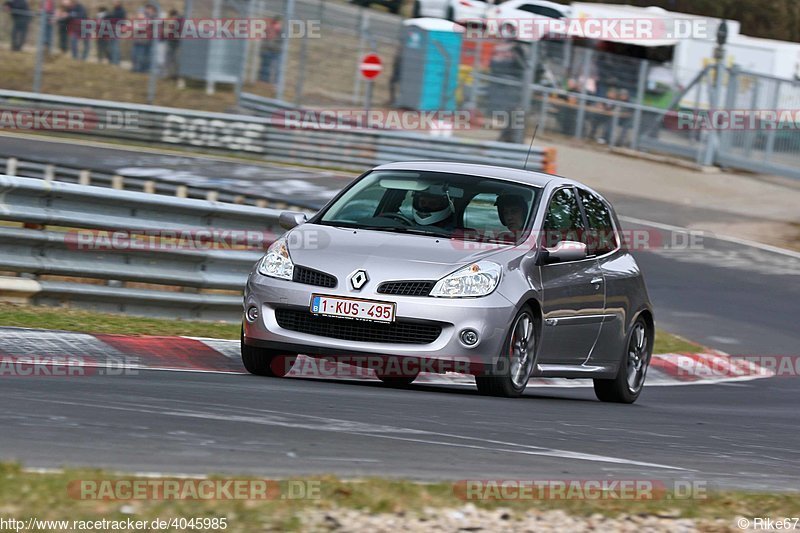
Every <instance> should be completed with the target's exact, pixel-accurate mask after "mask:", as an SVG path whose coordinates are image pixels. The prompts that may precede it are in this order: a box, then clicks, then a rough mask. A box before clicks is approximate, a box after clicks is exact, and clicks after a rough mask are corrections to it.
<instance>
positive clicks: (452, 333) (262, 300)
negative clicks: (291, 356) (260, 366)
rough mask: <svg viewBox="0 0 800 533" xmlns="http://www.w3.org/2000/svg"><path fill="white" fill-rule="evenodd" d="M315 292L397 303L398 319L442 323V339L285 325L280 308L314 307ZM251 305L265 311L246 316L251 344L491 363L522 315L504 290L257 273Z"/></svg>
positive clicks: (247, 300)
mask: <svg viewBox="0 0 800 533" xmlns="http://www.w3.org/2000/svg"><path fill="white" fill-rule="evenodd" d="M374 285H375V286H377V285H378V284H377V283H376V284H374ZM312 294H328V295H334V296H336V295H338V296H346V297H351V298H363V299H366V300H378V301H384V302H395V303H396V304H397V313H396V319H397V320H413V321H423V322H429V323H436V324H438V325H439V326H441V328H442V330H441V333H440V334H439V336H438V338H436V340H434V341H433V342H431V343H429V344H400V343H384V342H363V341H354V340H342V339H336V338H331V337H326V336H322V335H312V334H306V333H301V332H298V331H294V330H289V329H284V328H282V327H281V326H280V325H279V324H278V320H277V319H276V316H275V311H276V309H280V308H284V309H295V310H305V311H308V309H309V304H310V302H311V295H312ZM251 306H255V307H257V308H258V309H259V316H258V318H257V319H256V320H255V321H252V322H250V321H248V320H247V319H245V320H243V323H244V341H245V343H246V344H249V345H253V346H261V347H266V348H275V349H280V350H293V351H297V352H298V353H303V354H307V355H321V354H341V355H348V354H376V355H394V356H405V357H414V358H418V359H422V360H441V361H449V360H456V361H468V362H471V363H480V364H491V363H493V362H494V361H495V360H496V358H497V357H498V356H499V354H500V352H501V349H502V346H503V343H504V341H505V339H506V336H507V333H508V329H509V328H510V327H511V322H512V321H513V319H514V316H515V315H516V308H515V304H514V303H512V302H510V301H509V300H508V299H507V298H505V297H504V296H503V295H502V294H501V293H500V291H499V290H496V291H495V292H493V293H492V294H490V295H488V296H484V297H481V298H432V297H426V296H418V297H415V296H395V295H388V294H379V293H377V292H374V291H371V290H367V289H365V290H362V291H359V292H353V291H348V290H347V289H343V288H341V287H339V288H335V289H326V288H323V287H316V286H312V285H305V284H301V283H296V282H293V281H288V280H281V279H274V278H269V277H265V276H261V275H260V274H257V273H254V274H252V275H251V276H250V279H249V280H248V282H247V286H246V288H245V295H244V309H245V310H247V309H248V308H249V307H251ZM336 320H342V321H347V320H349V319H346V318H342V319H336ZM464 329H472V330H474V331H476V332H477V333H478V336H479V340H478V343H477V344H475V345H474V346H466V345H465V344H463V343H462V342H461V340H460V333H461V331H462V330H464Z"/></svg>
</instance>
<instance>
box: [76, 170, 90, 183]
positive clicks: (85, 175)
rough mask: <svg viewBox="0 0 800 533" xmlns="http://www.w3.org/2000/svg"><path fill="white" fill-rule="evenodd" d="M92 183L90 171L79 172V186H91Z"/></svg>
mask: <svg viewBox="0 0 800 533" xmlns="http://www.w3.org/2000/svg"><path fill="white" fill-rule="evenodd" d="M91 181H92V173H91V172H90V171H88V170H81V171H80V172H78V184H79V185H90V184H91Z"/></svg>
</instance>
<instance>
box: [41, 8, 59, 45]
mask: <svg viewBox="0 0 800 533" xmlns="http://www.w3.org/2000/svg"><path fill="white" fill-rule="evenodd" d="M44 12H45V13H46V17H45V21H44V51H45V53H46V54H48V55H49V54H50V51H51V50H52V48H53V20H54V18H55V13H56V3H55V0H44Z"/></svg>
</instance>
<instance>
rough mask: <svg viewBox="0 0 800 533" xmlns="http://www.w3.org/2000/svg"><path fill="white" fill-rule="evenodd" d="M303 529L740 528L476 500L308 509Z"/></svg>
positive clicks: (662, 516)
mask: <svg viewBox="0 0 800 533" xmlns="http://www.w3.org/2000/svg"><path fill="white" fill-rule="evenodd" d="M299 518H300V520H301V522H302V530H303V531H318V532H321V531H337V532H357V531H358V532H360V531H370V532H376V533H377V532H387V533H388V532H393V531H412V532H416V531H419V532H423V531H424V532H430V531H434V532H436V531H442V532H445V531H447V532H450V531H465V532H466V531H514V532H527V531H530V532H540V531H570V532H576V533H578V532H582V531H621V532H631V533H633V532H642V533H650V532H653V533H655V532H662V531H663V532H672V533H674V532H677V533H683V532H692V531H704V532H727V531H730V532H732V531H741V530H740V529H738V528H737V527H736V518H731V519H730V520H715V521H709V520H702V521H698V520H695V519H689V518H678V517H677V515H676V516H670V513H663V514H660V515H647V516H642V515H621V516H618V517H615V518H609V517H605V516H602V515H600V514H595V515H592V516H587V517H584V516H571V515H569V514H567V513H565V512H564V511H559V510H551V511H540V510H535V509H533V510H529V511H526V512H524V513H520V512H514V511H511V510H507V509H493V510H485V509H478V508H476V507H475V506H473V505H471V504H467V505H465V506H463V507H460V508H454V509H424V510H422V511H420V512H414V513H402V512H401V513H382V514H371V513H368V512H364V511H358V510H353V509H330V510H308V511H304V512H303V513H302V515H300V517H299Z"/></svg>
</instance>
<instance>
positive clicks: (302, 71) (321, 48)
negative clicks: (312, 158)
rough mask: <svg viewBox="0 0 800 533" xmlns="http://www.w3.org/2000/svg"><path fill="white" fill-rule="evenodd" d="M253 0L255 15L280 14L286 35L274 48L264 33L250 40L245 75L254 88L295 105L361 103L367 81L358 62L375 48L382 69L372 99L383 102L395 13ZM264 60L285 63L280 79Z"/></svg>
mask: <svg viewBox="0 0 800 533" xmlns="http://www.w3.org/2000/svg"><path fill="white" fill-rule="evenodd" d="M254 1H255V7H254V13H255V16H256V17H262V18H268V19H275V18H279V20H280V21H281V25H282V34H283V35H284V36H286V38H285V39H284V41H285V43H282V44H283V47H282V48H281V49H279V50H277V52H278V54H276V50H274V47H273V46H272V45H271V43H270V42H269V39H266V40H256V41H253V42H252V43H251V47H250V51H249V55H248V67H247V75H246V79H247V81H249V82H254V83H256V84H257V85H256V88H255V92H256V94H259V95H261V96H271V97H277V98H279V99H283V100H287V101H290V102H294V103H295V104H297V105H323V106H352V105H360V104H361V103H362V102H363V99H364V96H365V93H366V90H365V84H366V82H365V81H364V80H363V79H362V77H361V76H360V74H359V63H360V60H361V58H362V57H363V56H364V55H365V54H366V53H369V52H375V53H377V54H379V55H380V57H381V59H382V63H383V74H382V75H381V76H380V77H379V78H378V80H377V81H376V82H375V86H374V93H373V101H374V102H375V103H376V104H379V105H386V104H388V102H389V101H390V83H389V82H390V77H391V75H390V74H389V73H391V72H392V70H393V68H394V62H395V58H396V57H397V51H398V49H399V43H400V35H401V29H402V19H401V18H400V17H397V16H393V15H389V14H384V13H380V12H377V11H374V10H370V9H367V8H363V7H356V6H352V5H347V4H342V3H337V2H332V1H330V0H254ZM284 53H285V54H286V59H285V62H284V63H281V61H280V54H284ZM276 55H277V57H276ZM265 62H273V63H279V64H283V65H285V68H284V70H283V72H282V73H281V74H282V79H281V75H278V74H276V75H274V76H270V73H269V72H268V71H265V69H264V68H263V65H264V63H265ZM259 82H261V83H259Z"/></svg>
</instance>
